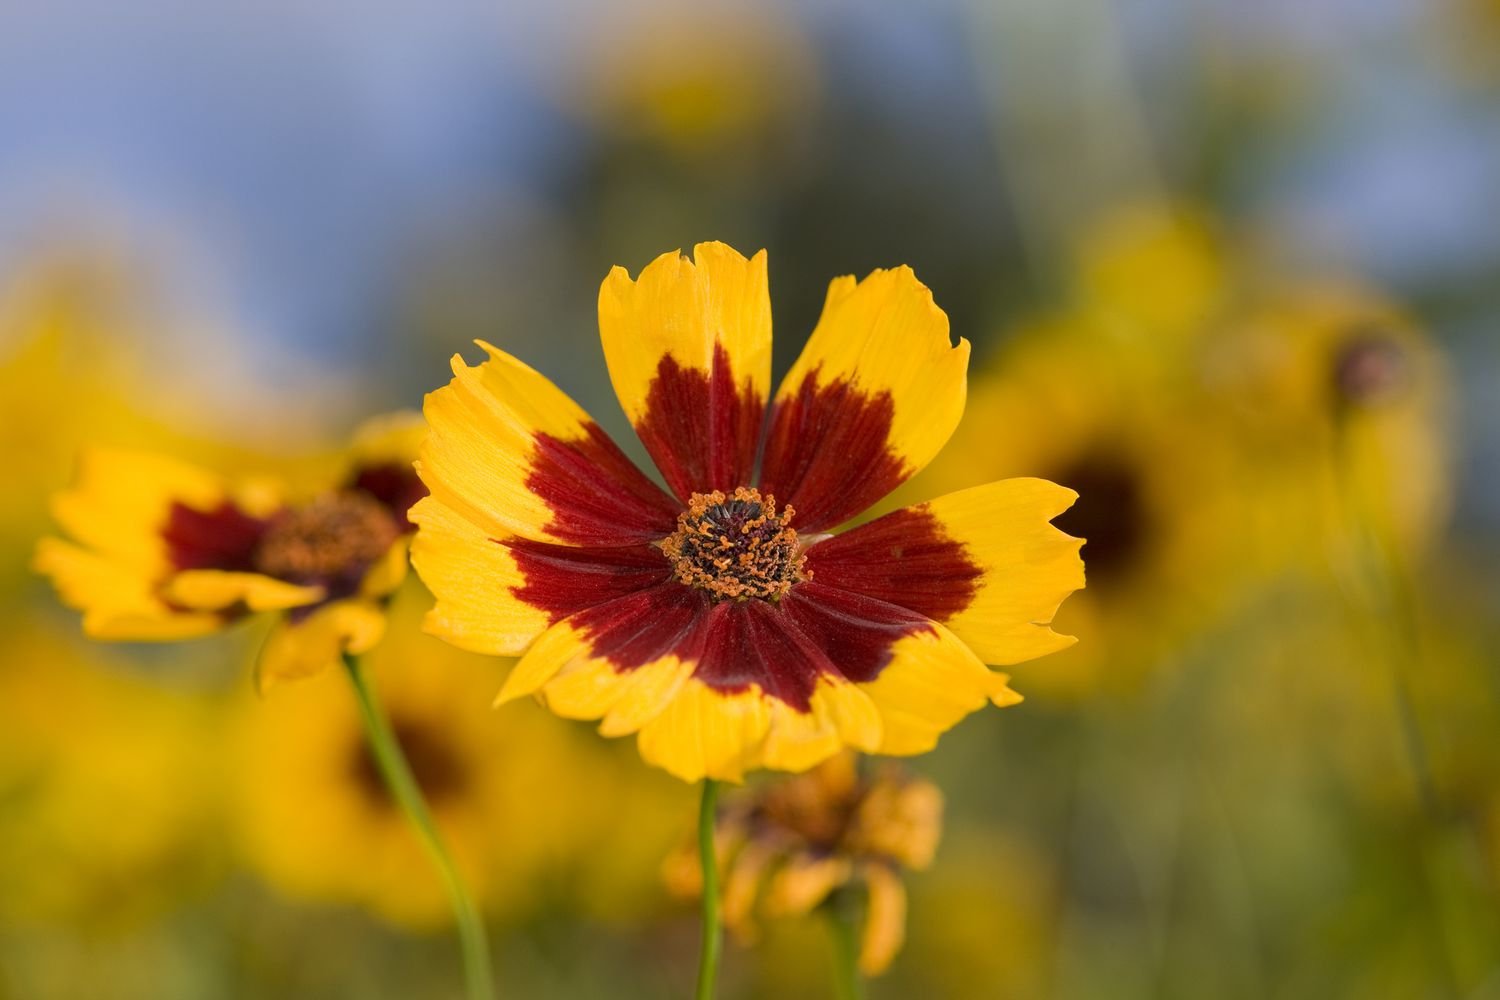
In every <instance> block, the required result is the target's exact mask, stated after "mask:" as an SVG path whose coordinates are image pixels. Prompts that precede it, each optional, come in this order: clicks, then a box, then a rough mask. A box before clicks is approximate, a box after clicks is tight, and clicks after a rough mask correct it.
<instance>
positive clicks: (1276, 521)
mask: <svg viewBox="0 0 1500 1000" xmlns="http://www.w3.org/2000/svg"><path fill="white" fill-rule="evenodd" d="M1205 371H1206V378H1207V382H1208V387H1209V390H1210V391H1211V392H1212V393H1213V396H1214V398H1215V399H1217V400H1220V401H1221V402H1223V403H1224V405H1225V407H1226V409H1227V410H1228V411H1229V413H1230V415H1231V417H1232V418H1233V420H1234V423H1235V426H1234V433H1235V440H1236V441H1237V442H1239V443H1240V446H1241V448H1242V450H1243V453H1244V457H1245V459H1246V463H1245V464H1246V468H1245V474H1246V476H1247V478H1250V477H1253V479H1254V483H1255V486H1256V489H1257V490H1258V491H1259V492H1260V493H1261V494H1263V495H1267V496H1268V497H1270V498H1273V499H1268V500H1267V501H1266V502H1264V503H1262V504H1261V505H1259V506H1258V507H1257V508H1256V509H1255V510H1254V511H1252V512H1251V513H1252V514H1255V515H1258V516H1259V521H1258V523H1256V524H1255V525H1254V529H1255V530H1254V534H1255V536H1256V537H1257V539H1258V545H1259V546H1260V548H1261V551H1262V553H1263V554H1271V555H1272V557H1273V558H1278V559H1281V558H1288V559H1303V560H1306V559H1307V558H1309V557H1310V558H1311V559H1313V560H1314V561H1316V562H1319V563H1323V564H1326V561H1327V560H1328V559H1329V558H1330V557H1334V558H1338V557H1340V556H1346V555H1347V553H1341V552H1339V551H1337V547H1338V546H1342V547H1343V548H1345V549H1348V548H1349V547H1350V546H1351V545H1358V544H1359V539H1358V538H1357V537H1356V538H1351V537H1350V532H1351V531H1354V532H1360V531H1364V532H1369V533H1372V534H1373V535H1374V537H1375V540H1376V541H1378V542H1379V543H1380V544H1382V545H1388V546H1392V547H1393V550H1394V551H1395V552H1397V553H1401V554H1404V555H1411V554H1414V553H1416V552H1419V551H1421V550H1422V549H1424V548H1426V547H1427V546H1428V545H1429V544H1430V543H1431V542H1432V541H1433V539H1434V538H1435V537H1436V536H1437V535H1438V534H1439V533H1440V532H1441V529H1442V527H1443V524H1444V522H1445V520H1446V516H1447V512H1448V507H1449V500H1450V485H1449V465H1450V462H1451V458H1450V450H1451V445H1450V442H1451V433H1450V432H1451V428H1450V426H1449V421H1448V415H1449V414H1448V408H1449V406H1450V405H1451V401H1452V386H1451V384H1450V383H1449V380H1448V378H1447V374H1446V371H1445V367H1444V364H1443V359H1442V357H1441V355H1440V354H1439V353H1438V351H1437V350H1436V348H1435V347H1434V346H1433V345H1432V344H1431V342H1430V341H1428V340H1427V339H1426V338H1425V337H1424V336H1423V335H1422V334H1421V332H1420V331H1419V330H1418V329H1417V328H1416V327H1415V326H1414V325H1413V323H1412V321H1411V320H1410V319H1409V318H1408V317H1406V316H1405V315H1404V314H1402V312H1401V311H1400V310H1399V309H1397V308H1396V307H1395V306H1394V305H1393V304H1392V303H1390V302H1388V301H1386V300H1385V299H1383V298H1382V297H1381V296H1379V295H1378V294H1376V293H1374V292H1373V291H1370V290H1369V289H1365V288H1361V287H1358V286H1357V285H1354V284H1350V283H1333V284H1313V285H1309V286H1302V287H1292V288H1289V289H1285V290H1282V291H1278V292H1275V293H1273V294H1271V295H1269V296H1268V297H1267V299H1266V301H1265V302H1264V304H1263V305H1261V306H1260V307H1258V308H1257V309H1256V310H1255V311H1253V312H1251V313H1250V314H1249V315H1247V316H1245V317H1244V318H1243V320H1242V321H1241V322H1240V323H1238V324H1237V325H1236V327H1235V328H1234V329H1233V330H1231V331H1230V332H1229V333H1228V334H1227V335H1226V336H1224V337H1223V338H1221V339H1219V340H1217V341H1215V342H1214V343H1213V344H1212V345H1210V346H1209V348H1208V350H1207V352H1206V360H1205ZM1330 544H1331V545H1332V546H1334V547H1335V549H1334V550H1332V551H1331V550H1330Z"/></svg>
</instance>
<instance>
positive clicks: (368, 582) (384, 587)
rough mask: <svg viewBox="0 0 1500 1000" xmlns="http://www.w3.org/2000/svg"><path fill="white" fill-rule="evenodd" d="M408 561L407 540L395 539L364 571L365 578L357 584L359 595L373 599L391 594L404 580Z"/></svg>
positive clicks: (408, 544) (404, 538) (408, 547)
mask: <svg viewBox="0 0 1500 1000" xmlns="http://www.w3.org/2000/svg"><path fill="white" fill-rule="evenodd" d="M410 561H411V559H410V541H409V539H407V538H406V537H404V536H403V537H401V538H398V539H396V540H395V541H394V542H392V543H391V546H390V548H388V549H386V550H385V555H383V556H381V557H380V558H379V559H378V560H376V562H375V565H373V566H371V567H370V568H369V569H368V570H366V571H365V578H364V579H363V580H361V581H360V584H359V595H360V596H361V597H370V598H375V597H385V596H386V595H387V594H390V593H393V592H394V591H395V589H396V588H397V587H399V586H401V581H402V580H405V579H406V568H407V566H408V564H409V563H410Z"/></svg>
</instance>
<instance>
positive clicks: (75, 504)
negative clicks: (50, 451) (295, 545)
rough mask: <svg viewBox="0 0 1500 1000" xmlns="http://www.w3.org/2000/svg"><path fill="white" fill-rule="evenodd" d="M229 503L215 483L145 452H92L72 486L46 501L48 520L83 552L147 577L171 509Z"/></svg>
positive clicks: (161, 551) (161, 549) (157, 566)
mask: <svg viewBox="0 0 1500 1000" xmlns="http://www.w3.org/2000/svg"><path fill="white" fill-rule="evenodd" d="M228 497H229V490H228V486H227V484H226V483H225V482H224V480H223V479H221V478H220V477H218V476H216V475H214V474H212V473H210V472H207V471H205V470H203V469H200V468H198V467H197V466H194V465H190V464H188V463H186V462H181V461H178V460H177V459H175V458H170V457H168V456H165V455H155V454H151V453H149V452H137V451H125V450H117V449H108V448H96V449H89V450H87V451H85V452H84V453H83V454H82V455H81V456H80V458H79V463H78V474H77V477H76V479H75V481H74V485H73V486H72V487H70V488H69V489H67V490H64V491H63V492H61V493H59V494H58V495H57V496H56V497H54V498H53V501H52V514H53V517H55V518H56V520H57V523H58V524H59V525H61V526H62V528H63V530H64V531H66V532H67V533H68V534H69V535H71V536H72V537H73V539H74V540H75V541H77V542H79V543H80V544H82V545H84V546H85V547H87V548H90V549H93V550H95V551H97V552H100V553H105V554H107V555H109V556H111V557H113V558H115V559H116V560H118V561H121V562H124V563H127V564H129V565H132V566H138V567H140V568H142V569H143V570H147V571H160V570H162V569H164V568H165V565H166V548H165V545H164V543H163V541H162V538H161V528H162V526H163V524H164V523H165V522H166V519H167V515H168V512H169V511H170V510H171V507H172V504H173V503H174V502H175V503H181V504H184V505H186V506H189V507H192V508H195V509H197V510H208V509H211V508H213V507H215V506H217V505H218V504H220V503H222V502H224V501H225V500H226V499H228Z"/></svg>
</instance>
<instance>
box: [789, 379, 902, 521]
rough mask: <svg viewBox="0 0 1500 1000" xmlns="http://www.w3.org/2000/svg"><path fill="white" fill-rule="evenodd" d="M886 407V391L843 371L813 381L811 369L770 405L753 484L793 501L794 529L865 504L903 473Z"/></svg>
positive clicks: (839, 517)
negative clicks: (862, 388)
mask: <svg viewBox="0 0 1500 1000" xmlns="http://www.w3.org/2000/svg"><path fill="white" fill-rule="evenodd" d="M894 413H895V404H894V402H893V400H892V399H891V394H890V393H889V392H882V393H880V394H879V395H870V394H868V393H864V392H859V391H858V390H856V389H855V388H854V387H853V386H852V385H850V384H849V382H847V381H845V380H843V379H839V380H837V381H833V382H830V383H828V384H827V385H820V384H819V383H818V371H817V369H814V370H813V371H811V372H809V373H808V374H807V376H806V377H805V378H804V379H803V380H802V384H801V385H800V386H798V387H797V393H796V395H794V396H792V397H790V398H788V399H786V400H783V401H782V402H780V403H778V404H776V406H775V407H774V408H773V410H772V411H771V426H770V429H769V431H768V432H767V437H766V448H765V457H764V458H763V460H762V468H761V475H760V491H761V492H762V493H771V494H774V495H775V497H776V501H777V502H778V503H781V504H791V505H792V506H793V507H795V508H796V509H797V514H796V517H795V519H794V525H793V526H794V527H795V528H796V529H797V530H798V531H800V532H809V531H826V530H828V529H829V528H832V527H835V526H837V525H839V524H842V523H843V522H845V521H847V520H849V518H851V517H853V516H854V515H855V514H858V513H859V512H860V511H863V510H867V509H868V508H869V507H870V505H871V504H873V503H874V502H875V501H877V500H879V499H880V498H881V497H883V496H885V495H886V494H888V493H890V492H891V491H892V490H893V489H895V488H896V487H897V486H899V485H901V483H902V482H903V481H904V480H905V479H906V477H907V475H908V470H907V468H906V463H905V462H904V461H903V460H902V458H901V456H900V455H898V454H896V453H895V452H893V451H892V450H891V447H890V433H891V419H892V416H893V415H894Z"/></svg>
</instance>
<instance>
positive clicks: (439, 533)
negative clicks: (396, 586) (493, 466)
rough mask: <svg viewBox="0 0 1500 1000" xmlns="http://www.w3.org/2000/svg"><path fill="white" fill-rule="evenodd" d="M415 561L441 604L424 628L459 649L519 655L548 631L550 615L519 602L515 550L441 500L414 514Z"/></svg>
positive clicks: (419, 506) (426, 503)
mask: <svg viewBox="0 0 1500 1000" xmlns="http://www.w3.org/2000/svg"><path fill="white" fill-rule="evenodd" d="M411 518H412V520H413V521H414V522H415V523H416V524H417V536H416V539H415V540H414V541H413V542H412V547H411V559H412V564H413V565H414V566H415V567H416V569H417V573H418V574H419V575H420V576H421V577H422V582H423V583H425V584H427V589H428V590H430V591H432V596H433V597H435V598H436V599H437V603H436V604H435V605H433V608H432V610H431V611H429V612H428V613H427V618H426V620H425V621H424V622H423V628H425V629H426V630H427V631H428V632H431V633H432V634H433V635H436V636H440V637H442V638H444V639H446V640H448V641H449V642H451V643H453V644H454V645H455V646H459V647H462V648H463V649H469V650H473V651H474V652H477V653H489V654H491V655H494V656H519V655H520V654H521V653H523V652H525V650H526V647H527V646H528V645H530V644H531V641H532V640H533V639H535V638H536V637H537V636H539V635H541V634H542V632H543V631H544V630H545V629H546V628H547V615H546V614H545V613H544V612H542V611H540V610H539V609H537V608H534V607H532V606H531V605H529V604H527V603H525V602H524V601H521V600H519V599H518V598H516V597H515V596H514V594H513V589H514V588H516V587H519V586H521V585H522V584H523V583H524V582H525V581H524V578H523V577H522V575H521V571H520V569H519V568H518V567H517V566H516V561H515V559H514V557H513V556H512V555H511V551H510V549H508V548H507V547H506V546H504V545H500V544H498V543H497V542H495V541H493V540H492V539H491V538H490V537H489V536H487V535H486V534H485V533H484V531H483V530H482V529H480V528H478V527H477V526H475V524H474V523H473V522H472V521H469V520H467V519H465V518H464V517H463V516H462V515H460V514H459V513H458V512H457V511H455V510H454V509H453V508H452V507H449V506H447V505H446V504H444V503H443V502H442V501H440V500H438V499H437V498H436V497H427V498H426V499H424V500H421V501H419V502H418V503H417V505H416V506H415V507H413V508H412V510H411Z"/></svg>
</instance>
